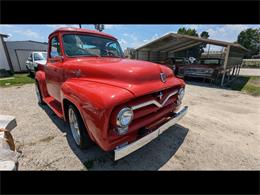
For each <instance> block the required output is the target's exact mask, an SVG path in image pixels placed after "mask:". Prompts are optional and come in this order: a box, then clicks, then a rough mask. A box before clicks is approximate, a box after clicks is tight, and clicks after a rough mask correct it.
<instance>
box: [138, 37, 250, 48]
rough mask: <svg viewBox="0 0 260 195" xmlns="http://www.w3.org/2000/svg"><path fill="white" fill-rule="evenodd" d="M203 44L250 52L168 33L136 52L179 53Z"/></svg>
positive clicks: (235, 45)
mask: <svg viewBox="0 0 260 195" xmlns="http://www.w3.org/2000/svg"><path fill="white" fill-rule="evenodd" d="M201 43H207V44H212V45H218V46H222V47H227V46H229V45H230V46H231V47H232V48H236V49H237V50H239V51H240V52H248V49H246V48H245V47H243V46H241V45H240V44H236V43H230V42H225V41H219V40H213V39H205V38H200V37H195V36H188V35H181V34H176V33H168V34H166V35H164V36H162V37H160V38H158V39H156V40H154V41H151V42H149V43H147V44H145V45H143V46H141V47H138V48H136V49H135V50H137V51H165V52H169V51H173V52H177V51H181V50H185V49H188V48H191V47H193V46H196V45H199V44H201Z"/></svg>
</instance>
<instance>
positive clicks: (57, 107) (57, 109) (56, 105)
mask: <svg viewBox="0 0 260 195" xmlns="http://www.w3.org/2000/svg"><path fill="white" fill-rule="evenodd" d="M43 101H44V102H45V103H46V104H48V106H49V107H50V108H51V109H52V111H53V112H54V113H55V114H56V115H57V116H58V117H59V118H63V114H62V108H61V103H60V102H58V101H57V100H55V99H54V98H53V97H51V96H49V97H45V98H43Z"/></svg>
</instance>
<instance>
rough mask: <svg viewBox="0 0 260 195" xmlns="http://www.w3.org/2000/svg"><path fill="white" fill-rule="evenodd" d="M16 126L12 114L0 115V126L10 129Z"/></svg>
mask: <svg viewBox="0 0 260 195" xmlns="http://www.w3.org/2000/svg"><path fill="white" fill-rule="evenodd" d="M16 126H17V124H16V120H15V117H14V116H8V115H0V128H2V129H6V130H8V131H11V130H12V129H14V128H15V127H16Z"/></svg>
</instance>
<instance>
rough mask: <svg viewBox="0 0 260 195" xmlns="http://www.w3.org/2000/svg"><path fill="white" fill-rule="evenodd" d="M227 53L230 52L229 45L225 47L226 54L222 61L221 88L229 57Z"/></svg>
mask: <svg viewBox="0 0 260 195" xmlns="http://www.w3.org/2000/svg"><path fill="white" fill-rule="evenodd" d="M229 51H230V45H228V46H227V53H226V56H225V61H224V72H223V75H222V80H221V86H223V84H224V79H225V75H226V69H227V63H228V57H229Z"/></svg>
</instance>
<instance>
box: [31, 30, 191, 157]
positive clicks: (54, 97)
mask: <svg viewBox="0 0 260 195" xmlns="http://www.w3.org/2000/svg"><path fill="white" fill-rule="evenodd" d="M35 80H36V94H37V98H38V102H39V104H47V105H48V106H49V107H50V108H51V109H52V110H53V111H54V112H55V113H56V114H57V116H58V117H60V118H62V119H63V120H65V121H67V122H68V124H69V126H70V129H71V133H72V136H73V138H74V140H75V142H76V144H77V145H78V146H79V147H80V148H86V147H88V146H89V145H90V144H92V143H93V142H94V143H96V144H98V145H99V146H100V147H101V148H102V149H103V150H105V151H113V152H114V160H118V159H120V158H122V157H124V156H126V155H128V154H129V153H131V152H133V151H135V150H137V149H139V148H141V147H142V146H144V145H146V144H147V143H149V142H150V141H152V140H153V139H155V138H156V137H158V136H159V135H160V134H161V133H163V132H164V131H165V130H167V129H168V128H169V127H170V126H172V125H174V124H175V123H176V122H177V121H179V120H180V119H181V118H182V117H183V116H184V115H185V114H186V113H187V109H188V107H187V106H185V107H181V102H182V99H183V96H184V91H185V83H184V81H183V80H182V79H179V78H176V77H175V76H174V74H173V72H172V70H170V69H169V68H167V67H166V66H164V65H159V64H155V63H151V62H146V61H139V60H130V59H126V58H124V56H123V52H122V49H121V47H120V45H119V43H118V41H117V39H116V38H115V37H113V36H111V35H109V34H105V33H102V32H98V31H93V30H86V29H78V28H60V29H57V30H56V31H54V32H53V33H51V34H50V35H49V46H48V55H47V63H46V65H39V66H38V70H37V72H36V75H35Z"/></svg>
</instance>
